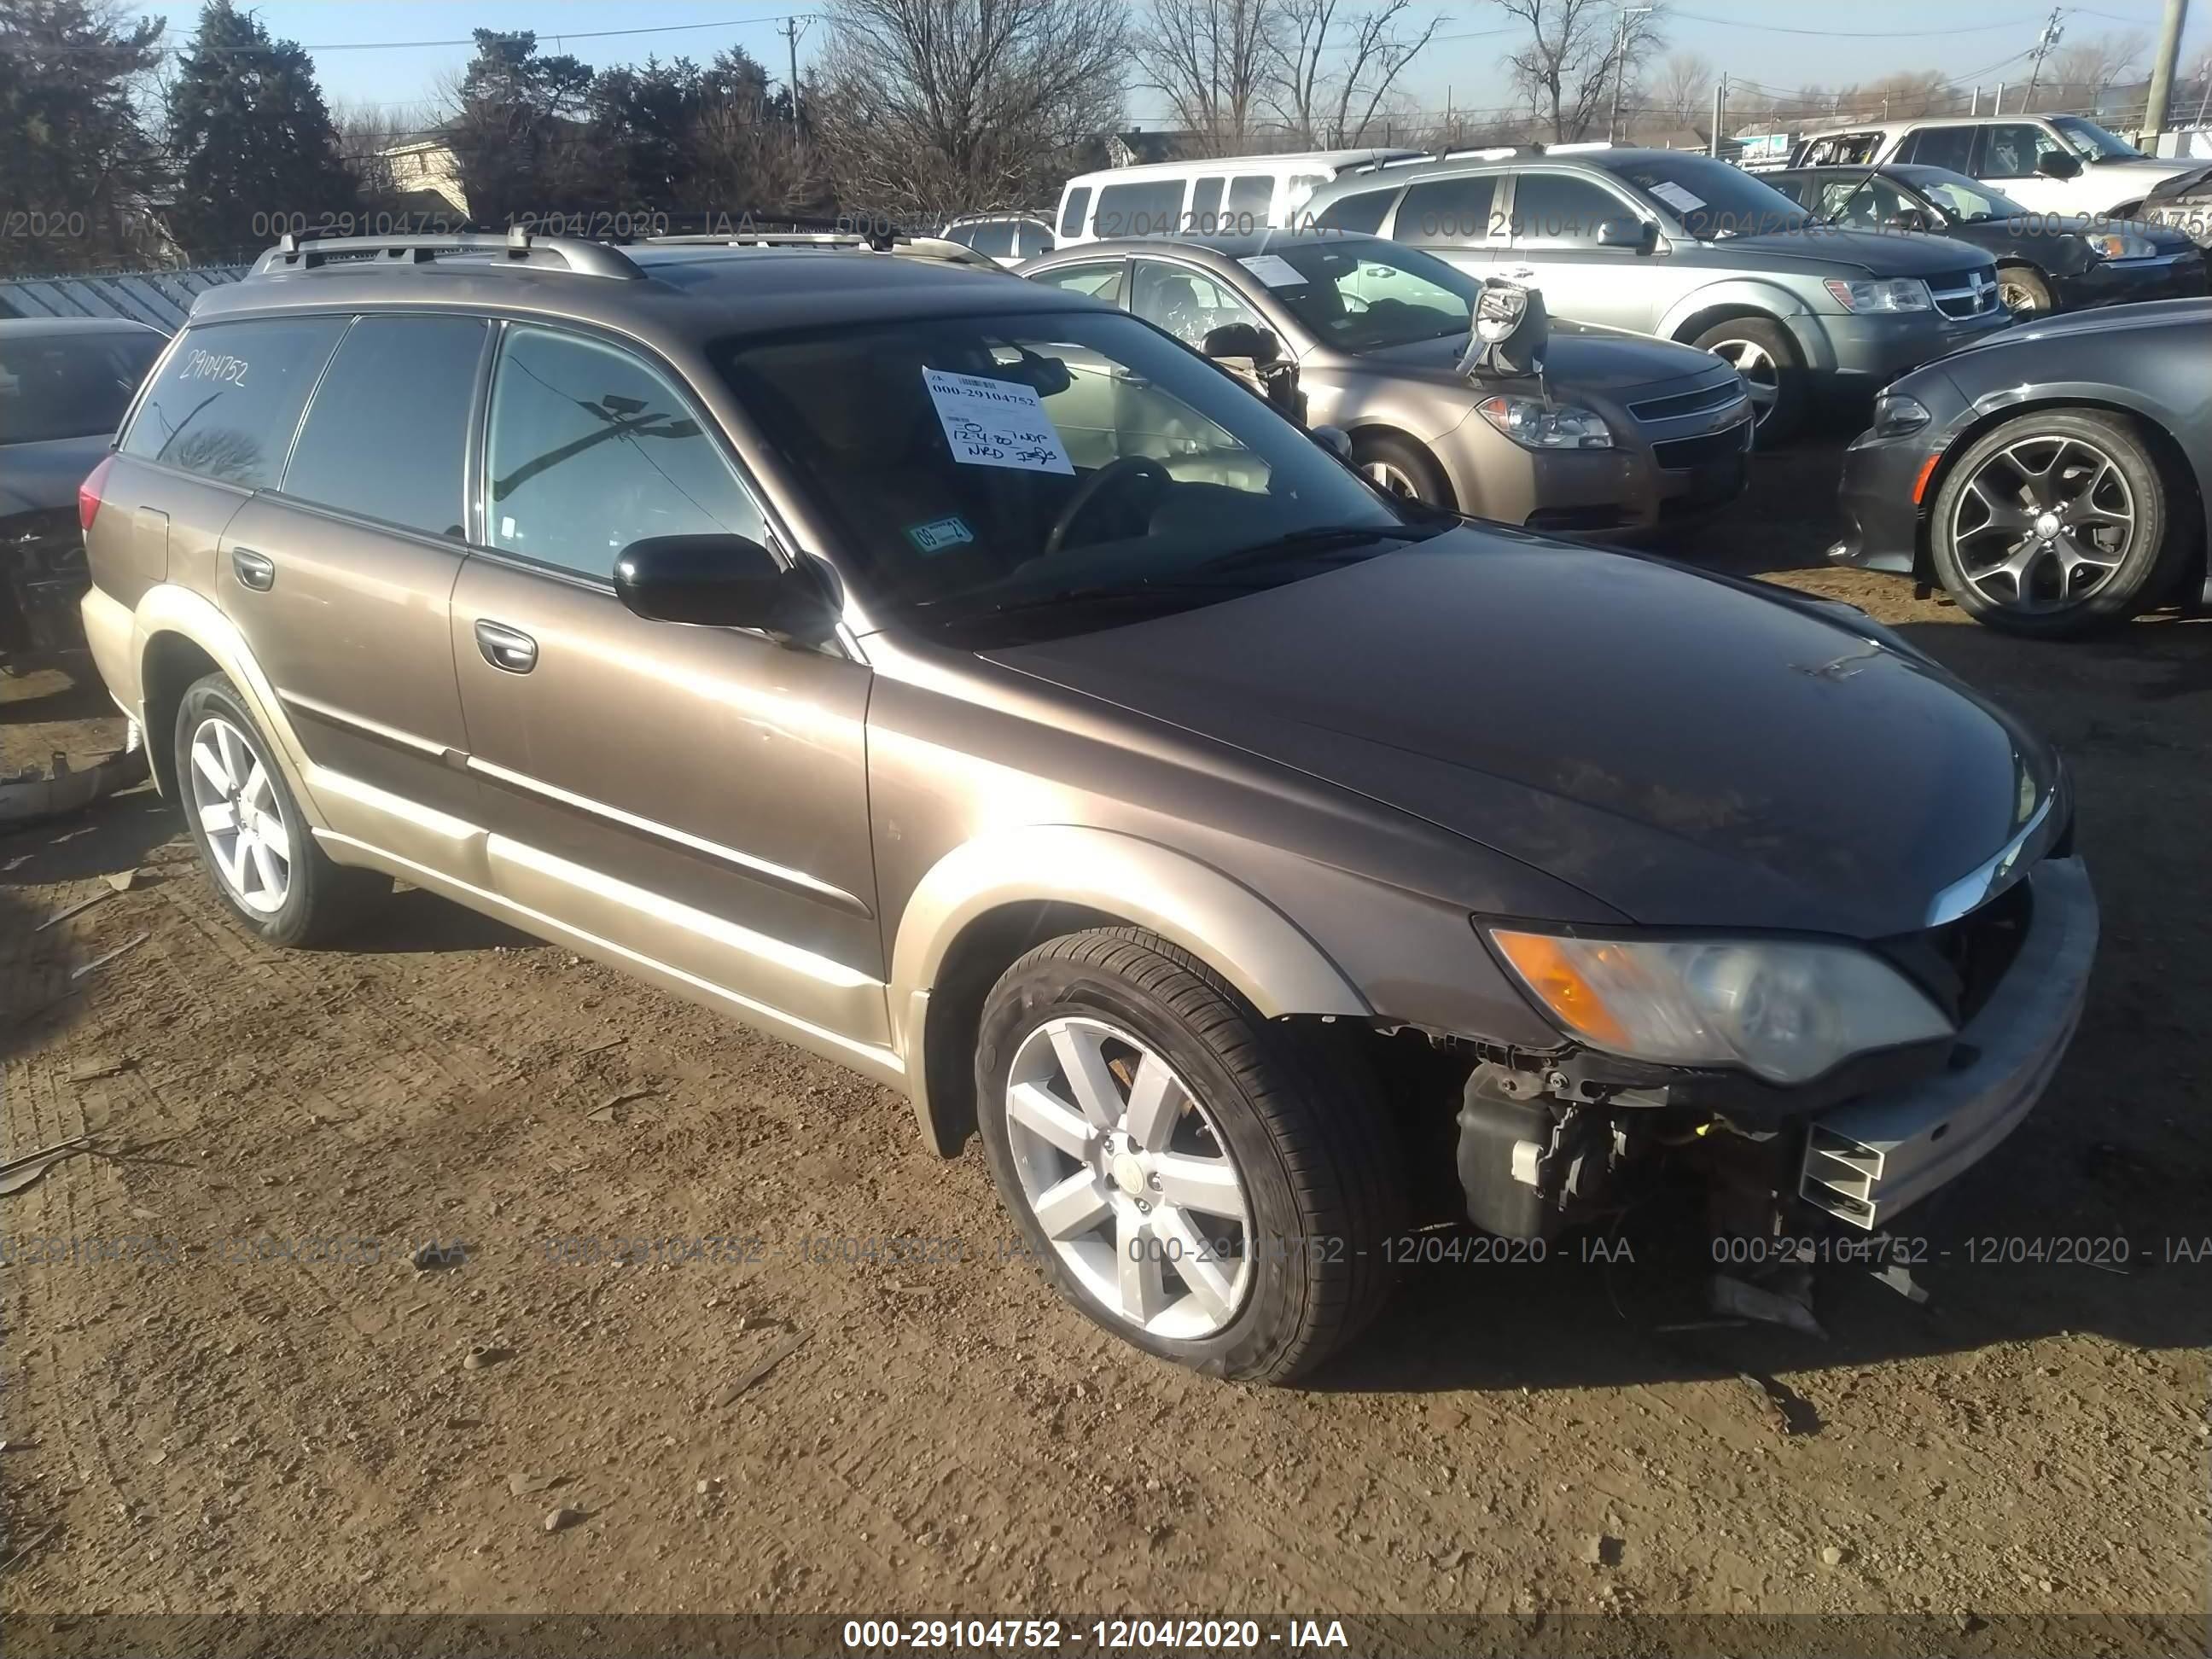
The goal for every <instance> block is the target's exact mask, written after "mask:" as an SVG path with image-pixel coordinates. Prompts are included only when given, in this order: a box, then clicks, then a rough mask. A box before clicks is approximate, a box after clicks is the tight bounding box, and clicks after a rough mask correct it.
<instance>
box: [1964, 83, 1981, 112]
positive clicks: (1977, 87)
mask: <svg viewBox="0 0 2212 1659" xmlns="http://www.w3.org/2000/svg"><path fill="white" fill-rule="evenodd" d="M1981 112H1982V87H1981V82H1975V83H1974V101H1973V103H1972V105H1971V106H1968V108H1967V110H1966V113H1967V114H1969V115H1979V114H1980V113H1981Z"/></svg>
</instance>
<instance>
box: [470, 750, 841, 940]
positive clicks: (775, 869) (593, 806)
mask: <svg viewBox="0 0 2212 1659" xmlns="http://www.w3.org/2000/svg"><path fill="white" fill-rule="evenodd" d="M468 767H469V769H470V770H471V771H472V772H481V773H482V774H483V775H484V776H486V777H488V778H494V779H496V780H497V781H500V782H501V783H505V784H510V785H512V786H513V787H515V788H517V789H526V790H528V791H529V792H530V793H532V794H534V795H542V796H544V798H545V799H547V800H551V801H558V802H559V803H560V804H561V805H563V806H572V807H574V808H575V809H576V810H577V811H580V812H590V813H592V814H593V815H594V816H596V817H602V818H605V819H607V820H608V821H609V822H610V823H619V824H621V825H622V826H623V828H625V829H635V830H636V831H638V832H639V833H640V834H641V835H647V836H653V837H654V838H655V839H657V840H659V841H665V842H673V843H674V844H675V845H677V846H678V847H684V848H690V850H691V851H692V852H695V853H704V854H706V855H707V856H708V858H712V859H720V860H722V862H723V863H725V864H730V865H734V866H737V867H738V869H740V870H743V871H744V872H746V873H747V874H749V875H756V876H759V877H761V878H763V879H764V880H768V881H772V882H775V883H778V884H781V885H782V886H786V887H792V888H796V889H798V890H799V891H801V892H805V893H811V894H813V895H814V896H817V898H825V899H828V900H829V902H831V903H833V904H836V905H837V906H839V907H840V908H843V909H848V910H850V911H852V912H853V913H854V915H862V916H868V915H874V914H875V913H874V912H873V911H872V910H871V909H870V908H868V905H867V903H866V901H865V900H863V899H862V898H860V896H859V895H857V894H854V893H848V892H847V891H846V890H844V889H843V888H842V887H833V886H832V885H830V884H829V883H828V882H826V881H819V880H817V879H816V878H814V877H812V876H810V875H808V874H807V873H806V872H805V871H804V870H793V869H792V868H790V867H789V866H786V865H781V864H772V863H770V862H769V860H766V859H758V858H755V857H754V856H753V855H752V854H750V853H741V852H739V851H738V849H737V848H734V847H725V846H723V845H722V844H721V843H720V842H713V841H708V840H707V839H706V838H705V837H704V836H695V835H693V834H691V833H690V831H689V830H686V829H677V828H676V827H675V826H674V825H672V824H666V823H655V822H654V821H653V819H651V818H644V817H639V816H638V815H637V814H636V813H635V812H625V811H623V810H622V808H621V807H619V806H610V805H607V804H606V803H605V801H597V800H593V799H591V798H590V797H589V796H586V795H579V794H574V793H571V792H570V791H568V790H566V789H562V788H561V787H558V786H557V785H555V784H550V783H547V782H545V781H544V780H542V779H539V778H533V777H531V776H529V775H526V774H525V773H521V772H513V771H509V770H508V769H507V768H506V767H504V766H500V765H496V764H495V763H493V762H490V761H488V760H485V759H483V758H482V757H479V756H476V755H471V756H470V757H468Z"/></svg>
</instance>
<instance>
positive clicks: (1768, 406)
mask: <svg viewBox="0 0 2212 1659" xmlns="http://www.w3.org/2000/svg"><path fill="white" fill-rule="evenodd" d="M1692 344H1694V345H1695V346H1697V347H1698V349H1699V350H1701V351H1710V352H1711V353H1712V354H1713V356H1716V357H1718V358H1719V359H1720V360H1721V361H1722V362H1724V363H1726V364H1728V365H1729V368H1733V369H1735V372H1736V373H1737V374H1740V375H1741V376H1742V377H1743V386H1744V390H1745V391H1746V392H1747V393H1749V394H1750V397H1751V418H1752V424H1753V428H1754V429H1755V430H1756V431H1757V433H1758V435H1759V445H1760V447H1762V448H1764V447H1768V446H1770V445H1773V444H1778V443H1780V442H1781V441H1783V440H1784V439H1785V438H1787V437H1789V436H1790V435H1791V434H1792V433H1794V432H1796V430H1797V428H1799V427H1800V426H1802V425H1803V424H1804V422H1805V406H1806V403H1807V401H1808V398H1809V397H1810V395H1811V394H1810V392H1809V391H1808V388H1807V386H1806V384H1805V360H1804V359H1803V358H1802V357H1801V356H1798V353H1797V343H1796V341H1794V340H1792V339H1791V338H1790V335H1789V331H1787V330H1785V329H1784V327H1783V326H1782V325H1781V324H1779V323H1777V322H1771V321H1770V320H1768V319H1766V318H1764V317H1731V318H1730V319H1729V320H1728V321H1726V322H1724V323H1717V324H1715V325H1713V326H1712V327H1711V328H1709V329H1707V330H1706V331H1705V332H1704V333H1702V334H1700V335H1699V336H1698V337H1697V338H1696V339H1695V340H1694V341H1692Z"/></svg>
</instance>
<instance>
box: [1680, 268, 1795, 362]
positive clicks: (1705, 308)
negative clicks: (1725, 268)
mask: <svg viewBox="0 0 2212 1659" xmlns="http://www.w3.org/2000/svg"><path fill="white" fill-rule="evenodd" d="M1709 311H1735V312H1745V311H1756V312H1760V313H1764V314H1765V315H1766V316H1769V317H1772V318H1775V319H1781V320H1785V321H1786V320H1787V319H1792V318H1810V317H1814V316H1816V315H1817V314H1818V313H1815V312H1814V309H1813V307H1810V306H1808V305H1807V304H1806V303H1805V302H1804V301H1802V300H1801V299H1799V298H1798V297H1797V295H1796V294H1794V293H1792V292H1791V291H1790V289H1788V288H1787V287H1785V286H1784V284H1782V283H1778V282H1773V281H1771V280H1770V279H1768V278H1765V277H1763V276H1731V277H1729V278H1727V279H1726V280H1724V281H1722V282H1717V283H1706V284H1705V286H1704V287H1703V288H1700V289H1693V290H1692V291H1691V292H1690V293H1688V294H1686V295H1683V296H1682V297H1681V298H1680V299H1679V300H1677V301H1674V304H1673V305H1672V306H1670V307H1668V310H1667V314H1666V315H1665V316H1664V317H1662V318H1661V319H1660V320H1659V326H1658V328H1657V329H1656V331H1655V332H1656V333H1657V334H1658V336H1659V337H1660V338H1662V339H1664V340H1675V339H1683V338H1685V331H1686V329H1687V328H1688V326H1689V324H1690V322H1691V320H1692V319H1694V318H1696V317H1698V316H1699V315H1700V314H1701V313H1705V312H1709ZM1818 332H1820V331H1819V330H1817V329H1808V328H1805V327H1803V326H1802V325H1796V326H1791V327H1790V333H1791V334H1792V335H1793V336H1795V337H1797V338H1799V339H1801V340H1802V339H1803V338H1804V337H1805V336H1806V335H1807V334H1808V333H1818ZM1820 367H1821V365H1820V364H1817V363H1816V364H1814V368H1820ZM1826 367H1829V368H1833V367H1834V365H1833V363H1830V364H1828V365H1826Z"/></svg>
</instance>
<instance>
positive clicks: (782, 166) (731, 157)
mask: <svg viewBox="0 0 2212 1659" xmlns="http://www.w3.org/2000/svg"><path fill="white" fill-rule="evenodd" d="M703 90H704V94H705V95H704V96H703V97H702V100H701V103H700V107H699V110H698V112H697V114H696V115H695V116H694V117H693V118H692V122H691V126H690V131H689V132H688V133H686V135H685V137H684V154H685V159H686V160H687V161H689V162H690V184H691V186H692V188H693V190H694V191H695V192H696V195H697V197H698V199H699V200H701V201H702V202H705V203H709V204H714V208H715V209H716V210H717V211H719V212H721V213H724V214H728V213H737V212H751V213H756V214H759V215H761V216H763V217H769V216H775V215H777V214H801V213H805V212H807V211H808V210H812V209H817V208H820V207H823V206H825V205H830V204H827V203H825V202H824V200H823V197H824V196H825V194H826V192H827V188H828V187H827V184H826V182H825V181H824V179H823V177H822V170H821V167H820V166H819V165H818V163H817V158H816V156H815V155H814V151H813V147H812V145H811V144H810V143H808V142H807V139H806V135H805V131H803V130H802V129H801V128H800V126H799V123H798V122H797V121H796V120H795V119H794V118H793V109H794V108H795V107H797V106H796V105H794V103H793V100H792V96H791V93H790V91H789V89H788V88H787V89H786V90H784V91H782V92H780V93H775V94H770V93H769V81H768V76H767V75H766V73H765V72H764V71H763V70H762V69H761V67H760V65H759V64H756V63H754V62H753V61H752V59H751V58H750V57H749V56H747V55H746V54H744V53H742V52H724V53H723V54H722V56H721V57H720V58H717V59H716V60H715V63H714V68H713V70H711V71H710V72H709V75H708V80H707V85H706V86H705V88H704V89H703ZM805 102H806V103H807V105H808V106H814V100H813V99H812V97H811V89H810V90H809V92H808V95H807V96H806V98H805Z"/></svg>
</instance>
